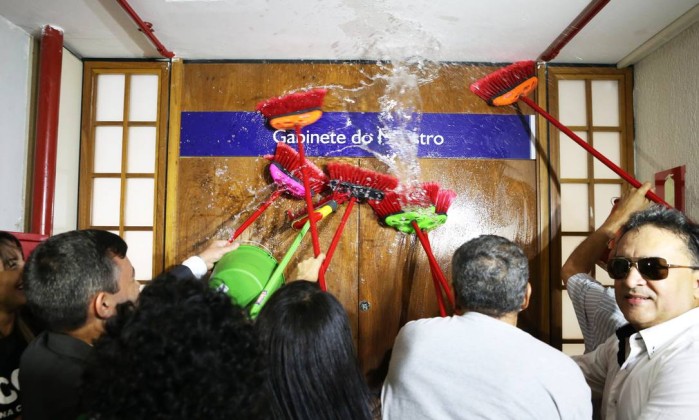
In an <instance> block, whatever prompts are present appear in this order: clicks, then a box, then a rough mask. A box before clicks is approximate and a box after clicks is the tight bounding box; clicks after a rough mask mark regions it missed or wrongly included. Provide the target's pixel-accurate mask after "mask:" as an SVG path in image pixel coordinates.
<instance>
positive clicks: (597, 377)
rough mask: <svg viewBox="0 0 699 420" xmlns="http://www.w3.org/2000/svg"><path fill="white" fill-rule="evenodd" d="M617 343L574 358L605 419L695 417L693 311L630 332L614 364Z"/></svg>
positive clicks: (697, 339)
mask: <svg viewBox="0 0 699 420" xmlns="http://www.w3.org/2000/svg"><path fill="white" fill-rule="evenodd" d="M618 348H619V347H618V341H617V338H616V336H612V337H610V338H609V339H608V340H607V341H605V342H604V344H602V345H601V346H599V347H598V348H597V349H596V350H595V351H593V352H591V353H588V354H585V355H583V356H579V357H576V358H575V359H576V361H577V362H578V365H579V366H580V368H581V369H582V371H583V373H584V374H585V379H587V382H588V384H589V385H590V388H591V389H592V392H593V394H594V393H603V398H602V418H605V419H607V420H616V419H618V420H627V419H628V420H639V419H661V418H663V419H673V420H674V419H695V418H697V417H698V416H699V308H695V309H692V310H691V311H688V312H686V313H684V314H682V315H680V316H678V317H676V318H673V319H671V320H669V321H666V322H663V323H662V324H659V325H656V326H654V327H651V328H646V329H644V330H642V331H640V332H637V333H635V334H632V335H631V336H630V337H629V338H628V346H626V349H627V356H626V360H625V361H624V363H623V364H622V365H621V366H619V363H618V362H617V351H618Z"/></svg>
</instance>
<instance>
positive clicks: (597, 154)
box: [519, 96, 672, 208]
mask: <svg viewBox="0 0 699 420" xmlns="http://www.w3.org/2000/svg"><path fill="white" fill-rule="evenodd" d="M519 99H520V100H521V101H522V102H524V103H525V104H527V105H529V106H530V107H532V108H533V109H534V110H535V111H536V112H538V113H539V114H541V116H542V117H544V118H546V119H547V120H548V121H549V122H550V123H551V124H553V125H555V126H556V127H557V128H558V129H559V130H561V131H562V132H564V133H566V134H567V135H568V137H570V138H571V139H572V140H573V141H574V142H576V143H578V144H579V145H580V146H581V147H582V148H583V149H585V150H587V151H588V152H590V154H592V156H594V157H596V158H597V159H599V161H600V162H602V163H604V164H605V165H607V167H608V168H609V169H611V170H612V171H614V172H616V174H617V175H619V176H620V177H621V178H623V179H624V180H625V181H626V182H628V183H629V184H631V185H633V187H634V188H640V187H641V183H640V182H639V181H638V180H637V179H636V178H634V177H632V176H631V175H629V174H628V172H626V171H625V170H623V169H621V168H620V167H619V166H617V165H616V164H615V163H614V162H612V161H611V160H609V159H607V157H606V156H604V155H603V154H602V153H600V152H598V151H597V150H596V149H595V148H594V147H592V146H590V144H589V143H587V142H586V141H585V140H583V139H581V138H580V137H578V136H577V135H576V134H575V133H573V131H572V130H571V129H570V128H568V127H566V126H565V125H563V124H562V123H561V122H560V121H558V120H557V119H555V118H553V117H552V116H551V115H550V114H549V113H548V112H546V111H544V110H543V109H542V108H541V107H540V106H539V105H537V103H536V102H534V101H532V100H531V99H529V98H528V97H526V96H520V97H519ZM646 197H648V198H649V199H651V200H653V201H655V202H656V203H658V204H662V205H664V206H665V207H667V208H672V206H671V205H669V204H668V203H666V202H665V200H663V199H662V198H660V197H659V196H658V195H657V194H655V193H654V192H653V191H651V190H648V192H647V193H646Z"/></svg>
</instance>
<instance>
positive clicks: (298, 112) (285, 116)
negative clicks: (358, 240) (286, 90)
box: [255, 89, 328, 257]
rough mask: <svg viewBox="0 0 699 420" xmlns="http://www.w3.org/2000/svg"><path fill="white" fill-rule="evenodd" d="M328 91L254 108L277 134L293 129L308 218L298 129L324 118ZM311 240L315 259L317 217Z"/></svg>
mask: <svg viewBox="0 0 699 420" xmlns="http://www.w3.org/2000/svg"><path fill="white" fill-rule="evenodd" d="M327 92H328V91H327V90H326V89H312V90H309V91H305V92H296V93H292V94H289V95H286V96H279V97H276V98H271V99H268V100H266V101H263V102H260V103H259V104H257V107H256V108H255V109H256V110H257V111H258V112H260V113H261V114H262V115H263V116H264V117H265V118H266V119H267V121H268V123H269V125H271V126H272V127H274V128H276V129H277V130H289V129H291V128H293V129H294V130H295V133H296V144H298V148H299V156H300V158H301V174H302V176H303V185H304V188H305V190H306V191H305V192H306V194H305V196H306V206H307V207H308V214H310V215H314V214H315V213H314V212H313V199H312V198H311V188H310V181H309V176H308V173H307V172H308V169H307V165H306V154H305V151H304V146H303V142H302V140H301V129H302V128H303V127H305V126H307V125H309V124H313V123H314V122H316V121H318V119H319V118H320V117H321V115H323V110H322V109H321V107H322V106H323V99H324V98H325V94H326V93H327ZM309 221H310V222H311V237H312V238H313V253H314V254H315V256H316V257H317V256H318V255H319V254H320V242H319V240H318V229H317V227H316V221H317V218H316V217H310V218H309Z"/></svg>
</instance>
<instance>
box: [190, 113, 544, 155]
mask: <svg viewBox="0 0 699 420" xmlns="http://www.w3.org/2000/svg"><path fill="white" fill-rule="evenodd" d="M379 116H380V114H379V113H377V112H326V113H324V114H323V116H322V117H321V118H320V120H318V121H317V122H315V123H313V124H311V125H309V126H307V127H305V128H304V129H303V130H302V137H303V142H304V146H305V150H306V154H307V155H308V156H319V157H320V156H322V157H372V156H374V155H376V154H382V155H390V154H392V153H393V147H392V146H393V145H395V144H396V142H398V141H404V142H412V143H415V144H417V156H418V157H420V158H440V159H443V158H484V159H534V147H533V136H532V133H533V130H534V128H533V127H534V117H533V116H520V115H493V114H428V113H424V114H421V115H420V123H419V127H418V128H417V129H416V130H415V131H412V132H408V133H407V134H406V133H401V132H400V131H397V133H398V134H397V135H392V134H391V129H390V128H386V127H385V126H384V125H383V124H382V123H381V121H380V119H379ZM401 137H404V138H403V139H401ZM277 142H286V143H289V144H291V145H292V147H295V143H296V142H297V140H296V135H295V133H294V132H293V131H283V130H276V131H275V130H274V129H272V128H270V127H269V126H268V125H266V121H265V119H264V118H263V117H262V115H260V114H259V113H257V112H183V113H182V126H181V131H180V156H182V157H194V156H263V155H266V154H274V149H275V147H276V143H277Z"/></svg>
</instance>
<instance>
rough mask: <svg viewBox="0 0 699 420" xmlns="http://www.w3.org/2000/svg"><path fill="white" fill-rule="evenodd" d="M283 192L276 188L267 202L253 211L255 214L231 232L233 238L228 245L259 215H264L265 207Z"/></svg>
mask: <svg viewBox="0 0 699 420" xmlns="http://www.w3.org/2000/svg"><path fill="white" fill-rule="evenodd" d="M283 192H284V190H283V189H281V188H277V189H276V190H274V192H273V193H272V195H270V196H269V197H268V198H267V200H266V201H265V202H264V203H262V205H261V206H260V207H259V208H258V209H257V210H255V212H254V213H253V214H251V215H250V217H248V218H247V219H246V220H245V221H244V222H243V224H242V225H240V226H239V227H238V229H236V230H235V232H233V236H231V239H229V240H228V243H231V242H233V241H234V240H235V239H236V238H237V237H238V236H240V234H241V233H243V232H244V231H245V229H247V228H248V226H250V225H251V224H252V222H254V221H255V220H256V219H257V218H258V217H260V215H261V214H262V213H264V211H265V210H267V207H269V206H270V205H271V204H272V203H273V202H274V200H276V199H277V198H279V196H280V195H282V193H283Z"/></svg>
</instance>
